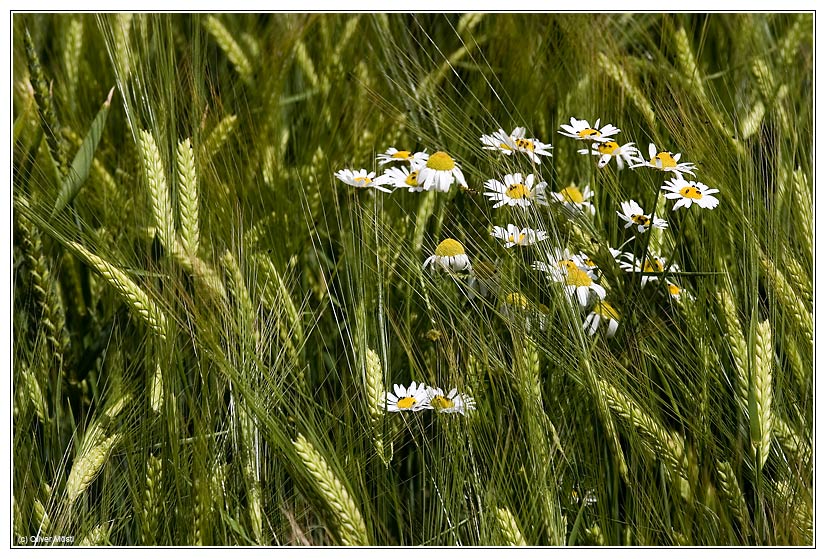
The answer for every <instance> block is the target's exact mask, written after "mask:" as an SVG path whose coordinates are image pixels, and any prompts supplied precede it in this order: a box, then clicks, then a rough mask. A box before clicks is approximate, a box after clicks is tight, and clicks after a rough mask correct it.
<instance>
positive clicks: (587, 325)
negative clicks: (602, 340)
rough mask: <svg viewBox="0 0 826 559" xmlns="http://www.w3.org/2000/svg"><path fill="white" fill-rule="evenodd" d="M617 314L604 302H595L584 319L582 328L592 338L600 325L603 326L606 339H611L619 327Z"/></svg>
mask: <svg viewBox="0 0 826 559" xmlns="http://www.w3.org/2000/svg"><path fill="white" fill-rule="evenodd" d="M619 318H620V316H619V313H618V312H617V310H616V309H615V308H614V307H613V306H611V305H610V304H609V303H608V302H606V301H597V303H596V304H595V305H594V308H593V309H591V312H590V313H588V316H586V317H585V322H584V323H583V324H582V327H583V328H584V329H585V331H586V332H588V334H589V335H591V336H593V335H594V334H596V333H597V329H598V328H599V325H600V323H602V324H604V325H605V328H606V330H607V334H608V337H609V338H610V337H612V336H613V335H614V334H616V333H617V327H619Z"/></svg>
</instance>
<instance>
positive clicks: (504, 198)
mask: <svg viewBox="0 0 826 559" xmlns="http://www.w3.org/2000/svg"><path fill="white" fill-rule="evenodd" d="M504 180H505V184H502V183H501V182H499V181H498V180H496V179H490V180H489V181H487V182H486V183H485V188H486V189H488V190H490V192H485V196H487V197H488V198H489V199H491V200H496V204H494V205H493V207H494V208H498V207H500V206H504V205H508V206H519V207H520V208H527V207H528V206H530V205H531V204H534V203H537V204H545V203H546V201H545V187H546V186H547V185H546V184H545V183H544V182H540V183H539V184H537V185H536V186H534V184H533V181H534V176H533V175H532V174H531V175H528V176H527V177H525V181H524V182H522V174H521V173H514V174H512V175H505V177H504Z"/></svg>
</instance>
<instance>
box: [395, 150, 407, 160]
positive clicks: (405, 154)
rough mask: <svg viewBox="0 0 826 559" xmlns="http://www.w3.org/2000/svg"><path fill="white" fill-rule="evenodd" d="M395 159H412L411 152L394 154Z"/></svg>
mask: <svg viewBox="0 0 826 559" xmlns="http://www.w3.org/2000/svg"><path fill="white" fill-rule="evenodd" d="M393 159H405V160H407V159H410V152H409V151H397V152H396V153H394V154H393Z"/></svg>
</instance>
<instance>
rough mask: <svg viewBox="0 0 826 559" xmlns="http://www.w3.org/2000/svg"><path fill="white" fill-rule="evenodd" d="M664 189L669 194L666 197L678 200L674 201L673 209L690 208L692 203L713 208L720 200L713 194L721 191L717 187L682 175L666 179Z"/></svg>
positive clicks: (709, 208)
mask: <svg viewBox="0 0 826 559" xmlns="http://www.w3.org/2000/svg"><path fill="white" fill-rule="evenodd" d="M662 189H663V190H667V191H668V194H666V195H665V197H666V198H667V199H669V200H677V201H676V202H675V203H674V207H672V208H671V210H672V211H674V210H676V209H677V208H683V207H685V208H690V207H691V205H692V204H697V205H698V206H700V207H701V208H705V209H707V210H713V209H714V208H716V207H717V204H719V203H720V201H719V200H718V199H717V198H715V197H714V196H712V194H716V193H718V192H720V191H719V190H717V189H716V188H709V187H708V186H706V185H704V184H703V183H701V182H695V181H687V180H685V179H683V178H682V177H677V178H674V179H671V180H670V181H665V185H663V187H662Z"/></svg>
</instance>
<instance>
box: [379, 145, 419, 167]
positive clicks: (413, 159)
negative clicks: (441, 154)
mask: <svg viewBox="0 0 826 559" xmlns="http://www.w3.org/2000/svg"><path fill="white" fill-rule="evenodd" d="M376 160H377V161H378V162H379V165H387V164H388V163H408V164H409V165H411V166H413V167H421V166H422V165H424V164H425V163H426V162H427V151H417V152H415V153H414V152H412V151H399V150H397V149H396V148H394V147H390V148H388V149H387V151H386V152H384V153H380V154H379V155H378V157H376Z"/></svg>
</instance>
